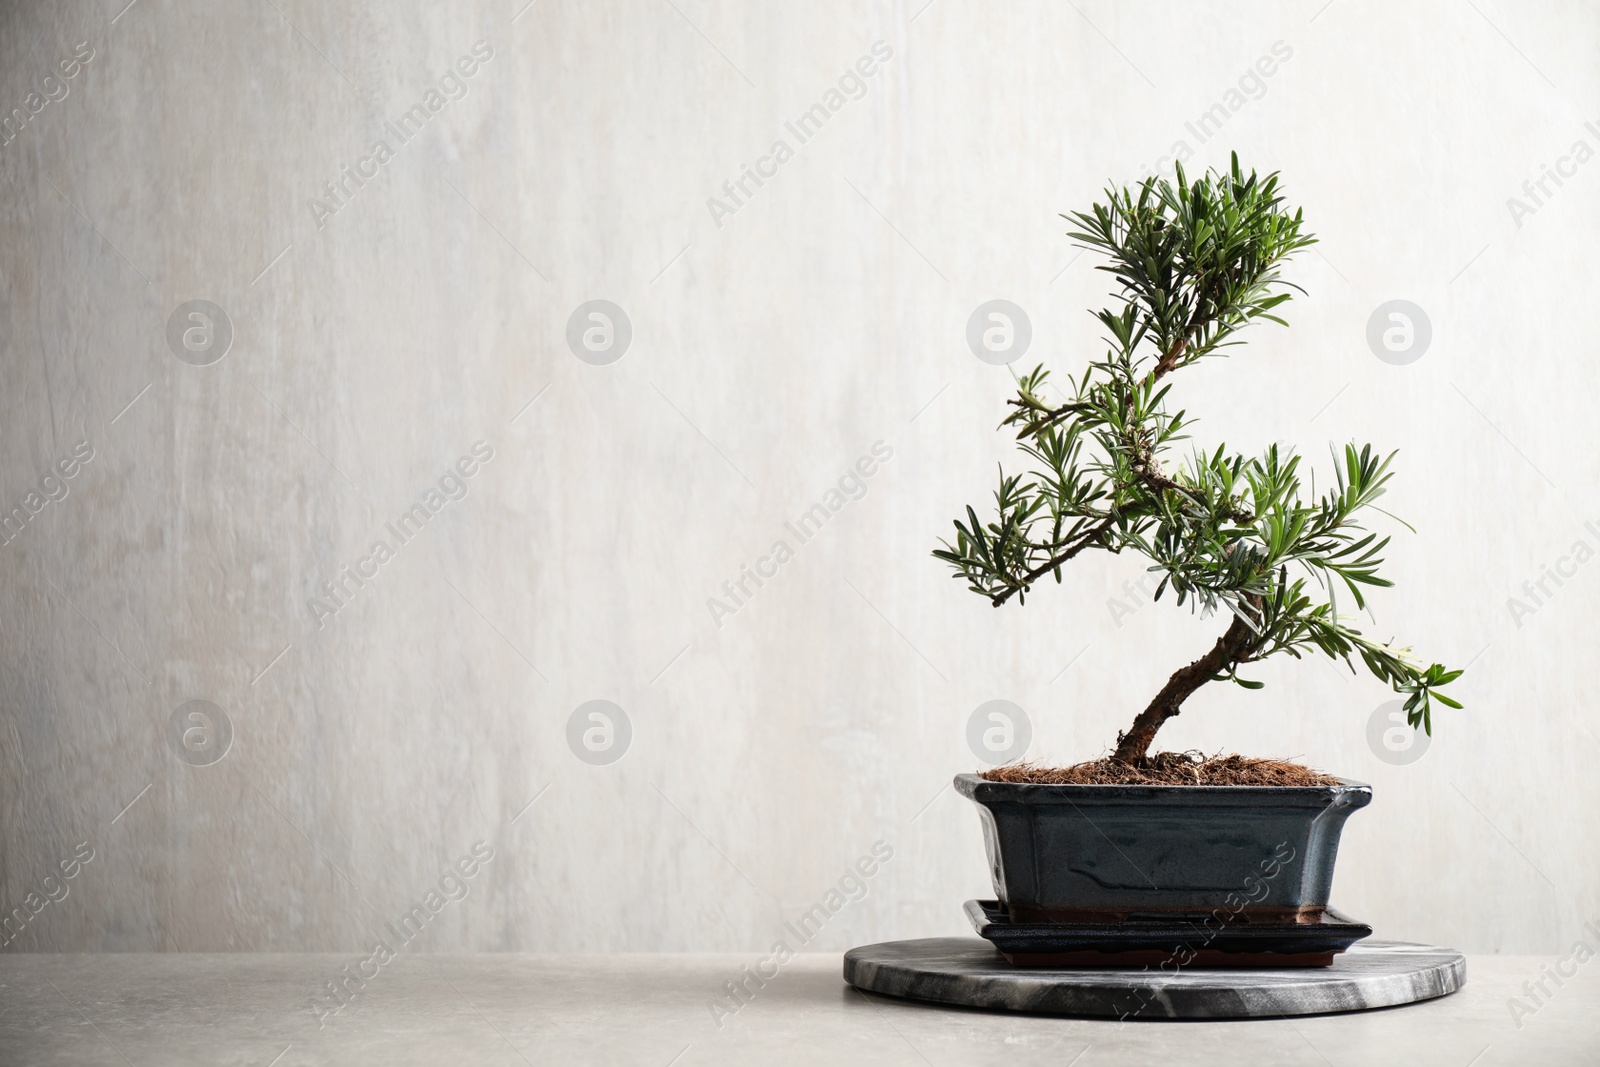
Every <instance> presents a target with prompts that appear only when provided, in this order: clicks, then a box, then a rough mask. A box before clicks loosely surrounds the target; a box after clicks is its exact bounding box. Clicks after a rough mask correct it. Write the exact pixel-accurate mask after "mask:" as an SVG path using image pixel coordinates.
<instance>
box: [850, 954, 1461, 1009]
mask: <svg viewBox="0 0 1600 1067" xmlns="http://www.w3.org/2000/svg"><path fill="white" fill-rule="evenodd" d="M844 980H845V981H846V982H849V983H850V984H851V985H853V986H855V987H856V988H857V989H861V990H865V991H866V992H869V993H882V994H885V995H888V996H894V997H907V998H909V999H912V1000H927V1001H933V1002H934V1003H937V1004H955V1005H960V1006H962V1007H968V1008H989V1009H994V1010H1001V1011H1027V1012H1040V1013H1044V1014H1049V1015H1095V1016H1109V1017H1111V1018H1119V1019H1246V1018H1254V1017H1258V1016H1259V1017H1278V1016H1283V1015H1315V1014H1318V1013H1321V1012H1336V1011H1363V1010H1365V1009H1368V1008H1387V1007H1391V1006H1393V1005H1396V1004H1410V1003H1413V1002H1414V1001H1419V1000H1428V999H1431V998H1433V997H1442V996H1445V995H1446V994H1449V993H1454V992H1455V991H1456V990H1458V989H1460V988H1461V987H1462V985H1464V984H1465V983H1466V980H1467V961H1466V958H1465V957H1464V956H1462V955H1461V953H1459V952H1456V951H1455V950H1454V949H1448V948H1438V947H1436V946H1433V945H1414V944H1409V943H1407V942H1404V941H1361V942H1358V943H1357V944H1355V945H1353V946H1351V948H1350V949H1349V950H1348V951H1346V952H1343V953H1341V954H1339V955H1338V956H1335V957H1334V961H1333V965H1332V966H1330V967H1289V968H1282V969H1273V968H1240V969H1234V968H1224V969H1217V970H1202V969H1198V968H1192V967H1191V968H1185V969H1179V970H1177V971H1176V972H1175V973H1174V972H1171V971H1166V972H1164V971H1161V970H1159V969H1157V968H1149V969H1126V970H1108V969H1097V970H1090V969H1071V970H1068V969H1061V970H1053V969H1049V970H1047V969H1034V968H1018V967H1013V966H1011V965H1010V964H1009V963H1007V962H1006V961H1005V958H1004V957H1003V956H1001V955H1000V953H999V952H998V951H996V950H995V948H994V946H993V945H991V944H989V942H987V941H983V940H980V939H978V938H973V937H927V938H920V939H918V940H915V941H885V942H883V943H881V944H877V945H862V946H861V947H859V948H853V949H851V950H850V951H849V952H847V953H845V957H844Z"/></svg>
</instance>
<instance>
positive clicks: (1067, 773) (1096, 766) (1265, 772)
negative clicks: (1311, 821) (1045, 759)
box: [982, 752, 1339, 786]
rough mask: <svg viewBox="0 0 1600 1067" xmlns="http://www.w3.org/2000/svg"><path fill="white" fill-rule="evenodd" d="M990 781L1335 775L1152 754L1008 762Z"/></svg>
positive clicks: (1274, 764)
mask: <svg viewBox="0 0 1600 1067" xmlns="http://www.w3.org/2000/svg"><path fill="white" fill-rule="evenodd" d="M982 777H983V778H986V779H988V780H989V781H991V782H1019V783H1026V784H1029V785H1277V786H1308V785H1338V784H1339V779H1337V778H1334V777H1332V776H1331V775H1326V774H1323V773H1322V772H1321V771H1314V770H1312V769H1311V768H1310V767H1307V766H1305V765H1303V764H1299V763H1289V762H1287V761H1285V760H1275V759H1253V758H1251V757H1249V756H1238V755H1233V756H1221V755H1217V756H1207V755H1203V754H1202V753H1199V752H1158V753H1156V754H1155V755H1154V756H1151V757H1149V758H1148V759H1147V760H1145V761H1144V763H1143V764H1141V765H1139V766H1132V765H1130V764H1127V763H1123V762H1122V761H1121V760H1117V759H1112V758H1111V757H1110V756H1107V757H1104V758H1102V759H1097V760H1090V761H1088V762H1087V763H1077V764H1074V765H1073V766H1071V767H1041V766H1039V765H1038V764H1034V763H1011V764H1007V765H1006V766H1004V767H993V768H991V769H989V770H987V771H984V772H983V774H982Z"/></svg>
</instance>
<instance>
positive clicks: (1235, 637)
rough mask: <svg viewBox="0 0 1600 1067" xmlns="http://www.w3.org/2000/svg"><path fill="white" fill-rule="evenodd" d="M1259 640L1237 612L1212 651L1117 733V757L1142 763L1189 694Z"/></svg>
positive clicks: (1177, 675) (1184, 670) (1182, 672)
mask: <svg viewBox="0 0 1600 1067" xmlns="http://www.w3.org/2000/svg"><path fill="white" fill-rule="evenodd" d="M1255 640H1256V632H1255V631H1254V630H1252V629H1251V628H1250V624H1249V623H1247V622H1245V621H1244V619H1243V618H1241V617H1240V616H1238V615H1235V616H1234V618H1233V623H1232V625H1230V626H1229V627H1228V630H1227V632H1226V633H1224V634H1223V635H1222V636H1221V637H1219V638H1217V643H1216V644H1214V645H1212V646H1211V651H1209V652H1207V653H1206V654H1205V655H1203V656H1201V657H1200V658H1199V659H1197V660H1195V661H1194V662H1193V663H1191V664H1189V665H1188V666H1187V667H1180V668H1179V669H1178V670H1176V671H1174V672H1173V673H1172V677H1171V678H1168V679H1167V684H1166V685H1164V686H1162V687H1161V692H1159V693H1157V694H1156V696H1155V699H1154V700H1152V701H1150V706H1149V707H1147V708H1145V709H1144V710H1143V711H1141V712H1140V713H1139V717H1138V718H1136V719H1134V720H1133V728H1132V729H1130V730H1129V731H1128V732H1127V733H1124V734H1119V735H1117V750H1116V751H1115V752H1114V753H1112V758H1113V759H1118V760H1121V761H1122V762H1123V763H1128V764H1133V765H1138V764H1141V763H1143V762H1144V760H1145V756H1146V755H1147V754H1148V753H1149V751H1150V742H1151V741H1154V740H1155V736H1156V731H1157V730H1159V729H1161V724H1162V723H1164V722H1166V721H1167V720H1168V719H1170V718H1172V717H1173V716H1174V715H1176V714H1178V709H1179V708H1180V707H1181V706H1182V705H1183V702H1184V701H1185V700H1187V699H1188V698H1189V695H1190V694H1191V693H1193V692H1194V691H1195V690H1196V689H1199V688H1200V687H1201V686H1202V685H1205V684H1206V683H1207V682H1209V681H1210V680H1211V679H1212V677H1213V676H1215V675H1216V674H1217V672H1219V671H1224V670H1227V669H1228V668H1229V667H1230V666H1232V665H1233V664H1235V663H1238V662H1239V661H1240V660H1241V658H1242V657H1243V656H1244V655H1245V654H1246V652H1247V651H1248V650H1249V648H1250V646H1251V645H1252V644H1253V643H1254V642H1255Z"/></svg>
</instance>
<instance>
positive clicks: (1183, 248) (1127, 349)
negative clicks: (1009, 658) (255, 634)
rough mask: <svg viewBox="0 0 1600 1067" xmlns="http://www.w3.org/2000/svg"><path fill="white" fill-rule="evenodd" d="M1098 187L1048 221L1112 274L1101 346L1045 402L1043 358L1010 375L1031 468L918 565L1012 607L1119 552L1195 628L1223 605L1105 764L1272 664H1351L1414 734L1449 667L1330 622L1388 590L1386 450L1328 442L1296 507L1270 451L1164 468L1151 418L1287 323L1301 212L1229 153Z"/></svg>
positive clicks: (1297, 480)
mask: <svg viewBox="0 0 1600 1067" xmlns="http://www.w3.org/2000/svg"><path fill="white" fill-rule="evenodd" d="M1106 195H1107V200H1108V202H1107V203H1105V204H1095V205H1094V208H1093V210H1092V211H1090V212H1089V213H1087V214H1085V213H1082V212H1078V213H1074V214H1072V215H1070V216H1062V217H1063V218H1066V219H1067V220H1068V221H1069V222H1070V223H1074V224H1076V226H1077V227H1078V228H1077V229H1076V230H1073V231H1070V232H1069V236H1070V237H1073V238H1075V239H1076V240H1077V241H1079V242H1081V244H1082V245H1083V246H1086V247H1087V248H1089V249H1091V250H1093V251H1096V252H1100V253H1103V254H1104V255H1105V256H1106V258H1107V259H1108V260H1109V263H1107V264H1105V265H1103V266H1100V267H1099V268H1098V269H1100V270H1104V271H1109V272H1110V273H1111V274H1113V275H1115V277H1116V279H1117V282H1118V287H1119V288H1118V291H1117V293H1116V298H1117V299H1118V300H1119V301H1120V305H1119V306H1117V307H1113V308H1107V309H1105V310H1102V311H1100V312H1099V313H1098V315H1097V318H1098V319H1099V320H1100V322H1101V324H1102V325H1103V326H1104V327H1105V330H1106V334H1107V337H1106V342H1107V344H1108V345H1109V348H1108V349H1107V351H1106V354H1105V355H1104V356H1103V357H1102V358H1100V359H1097V360H1094V361H1092V362H1091V363H1090V364H1089V366H1088V368H1087V369H1086V370H1084V372H1083V375H1082V377H1081V378H1079V379H1078V380H1077V381H1075V382H1074V381H1070V380H1069V382H1068V388H1067V389H1066V390H1065V395H1057V396H1056V397H1055V398H1050V397H1047V395H1046V393H1047V384H1048V381H1049V372H1048V371H1046V370H1045V369H1044V368H1043V366H1040V367H1037V368H1035V369H1034V370H1033V371H1032V372H1031V373H1029V374H1027V375H1025V376H1023V377H1021V378H1019V379H1018V382H1017V395H1016V398H1015V399H1013V400H1010V401H1008V405H1009V407H1011V408H1012V409H1013V410H1012V411H1011V412H1010V414H1009V415H1008V416H1007V417H1006V418H1005V419H1004V421H1003V422H1002V423H1001V425H1002V426H1009V427H1015V428H1016V433H1017V440H1018V442H1019V443H1020V447H1021V449H1022V451H1023V452H1024V453H1025V454H1026V455H1027V457H1028V458H1029V460H1031V461H1032V468H1031V469H1030V470H1028V471H1027V472H1026V473H1022V474H1010V475H1008V474H1006V473H1005V470H1004V468H1003V467H1002V469H1001V471H1000V485H999V488H998V489H997V490H996V491H995V509H996V512H997V514H996V516H995V518H994V519H993V520H992V521H990V522H989V523H987V524H985V523H983V522H980V521H979V519H978V516H977V513H976V512H975V511H974V510H973V509H972V508H971V507H968V508H967V509H966V511H967V515H966V521H965V522H963V521H962V520H960V519H957V520H955V529H956V535H955V541H954V542H953V543H952V542H949V541H945V542H942V544H943V547H942V548H939V549H936V550H935V551H934V555H935V556H937V557H938V558H940V559H942V560H944V561H945V562H947V563H949V564H950V565H951V566H952V567H953V568H954V570H955V577H956V578H958V579H961V580H963V581H965V582H966V583H967V584H968V586H969V588H971V589H972V591H973V592H975V593H978V594H979V595H981V596H984V597H987V598H988V599H989V600H990V602H991V603H992V604H993V605H994V606H995V607H999V606H1000V605H1002V604H1004V603H1006V602H1007V601H1008V600H1010V599H1012V598H1013V597H1015V598H1016V600H1017V602H1018V603H1019V604H1020V603H1022V602H1024V601H1025V600H1026V598H1027V595H1028V593H1029V592H1030V591H1031V590H1032V589H1033V585H1034V583H1035V582H1037V581H1039V580H1040V579H1042V578H1044V577H1046V576H1049V577H1052V578H1054V579H1055V580H1056V582H1057V583H1059V582H1060V581H1061V580H1062V578H1061V575H1062V568H1063V566H1064V565H1066V564H1067V563H1069V562H1070V561H1071V560H1072V559H1073V558H1074V557H1075V556H1077V555H1079V554H1080V553H1082V552H1085V551H1087V550H1089V549H1096V550H1100V551H1105V552H1112V553H1121V552H1125V551H1132V552H1136V553H1138V554H1139V555H1140V556H1143V557H1145V558H1146V559H1148V560H1149V561H1150V565H1149V570H1150V571H1152V572H1156V573H1159V574H1160V576H1161V581H1160V584H1159V585H1158V586H1157V588H1156V593H1155V599H1157V600H1159V599H1160V598H1161V596H1162V595H1163V594H1164V593H1166V592H1167V591H1169V590H1170V591H1171V593H1172V594H1173V595H1174V596H1175V597H1176V599H1177V602H1178V604H1180V605H1183V604H1188V605H1189V606H1190V608H1191V610H1195V611H1198V613H1199V614H1200V615H1201V616H1202V617H1208V616H1212V615H1221V614H1222V613H1224V612H1226V614H1227V617H1228V625H1227V627H1226V629H1225V630H1224V631H1223V633H1222V635H1221V636H1220V637H1218V638H1217V639H1216V643H1215V644H1213V645H1212V646H1211V648H1210V650H1209V651H1207V652H1206V653H1205V654H1204V655H1203V656H1201V657H1200V658H1199V659H1196V660H1195V661H1194V662H1192V663H1190V664H1188V665H1187V666H1184V667H1180V668H1178V669H1177V670H1176V671H1174V672H1173V673H1172V676H1171V677H1170V678H1168V679H1167V683H1166V684H1165V685H1164V686H1162V687H1161V690H1160V692H1158V693H1156V695H1155V697H1154V698H1153V699H1152V700H1151V701H1150V703H1149V704H1148V705H1147V706H1146V707H1145V709H1144V710H1143V711H1141V712H1140V713H1139V714H1138V716H1137V717H1136V718H1135V719H1134V720H1133V724H1132V726H1131V727H1129V729H1128V730H1126V731H1125V732H1122V733H1119V734H1118V737H1117V746H1116V750H1115V751H1114V753H1113V754H1112V758H1113V759H1115V760H1118V761H1121V762H1122V763H1124V764H1130V765H1133V766H1135V767H1137V766H1143V765H1146V764H1147V763H1148V760H1149V750H1150V743H1151V741H1152V740H1153V739H1154V738H1155V736H1156V731H1158V730H1159V729H1160V728H1161V725H1162V723H1164V722H1166V721H1167V720H1168V719H1170V718H1172V717H1173V716H1175V715H1177V714H1178V712H1179V711H1180V709H1181V708H1182V707H1183V702H1184V701H1185V700H1187V699H1188V698H1189V696H1190V695H1192V694H1193V693H1194V692H1195V691H1196V690H1197V689H1199V688H1200V687H1201V686H1203V685H1205V684H1206V683H1207V682H1213V681H1225V682H1233V683H1235V684H1237V685H1240V686H1243V687H1245V688H1246V689H1259V688H1261V686H1262V683H1261V682H1259V681H1253V680H1251V679H1248V678H1245V677H1243V676H1241V675H1240V673H1239V672H1240V670H1241V669H1242V668H1244V667H1246V666H1247V665H1249V664H1253V663H1259V662H1261V661H1262V660H1264V659H1266V658H1268V657H1269V656H1274V655H1277V654H1279V653H1286V654H1288V655H1290V656H1294V657H1295V658H1297V659H1298V658H1300V657H1301V655H1302V654H1305V653H1317V652H1320V653H1323V654H1325V655H1327V656H1329V657H1331V658H1333V659H1336V660H1343V661H1344V662H1345V664H1346V665H1348V666H1349V667H1350V668H1351V670H1352V672H1354V670H1355V662H1354V658H1353V657H1359V658H1360V660H1361V662H1362V663H1363V664H1365V665H1366V668H1367V670H1368V671H1370V672H1371V673H1372V674H1373V675H1374V676H1375V677H1377V678H1378V679H1379V680H1380V681H1383V682H1387V683H1388V684H1389V685H1391V686H1393V688H1394V690H1395V691H1396V692H1398V693H1402V694H1405V695H1406V703H1405V709H1406V717H1407V721H1408V722H1409V724H1410V725H1411V726H1412V727H1416V726H1419V725H1420V726H1421V727H1422V729H1424V730H1426V731H1427V732H1428V733H1429V734H1430V735H1431V734H1432V732H1433V722H1432V717H1431V702H1432V701H1435V700H1437V701H1438V702H1440V703H1441V704H1445V705H1447V706H1449V707H1452V708H1459V707H1461V705H1460V704H1458V703H1456V702H1455V701H1454V700H1452V699H1450V698H1449V697H1447V696H1445V695H1444V694H1442V693H1440V692H1438V691H1437V690H1438V687H1439V686H1442V685H1444V684H1446V683H1447V682H1450V681H1451V680H1453V679H1454V678H1456V677H1458V676H1459V675H1460V674H1461V672H1460V671H1458V670H1446V669H1445V668H1444V667H1443V666H1442V665H1440V664H1437V663H1435V664H1432V665H1431V666H1429V667H1427V668H1426V669H1424V668H1422V667H1421V666H1420V665H1419V663H1418V662H1417V661H1416V660H1414V659H1413V658H1412V657H1411V655H1410V650H1409V649H1407V648H1397V647H1395V646H1393V645H1392V644H1387V643H1381V642H1378V641H1375V640H1373V639H1372V638H1370V637H1367V636H1365V635H1363V634H1362V633H1361V632H1360V631H1359V630H1357V629H1355V628H1354V627H1352V626H1351V625H1350V623H1349V620H1348V618H1347V617H1346V616H1345V615H1343V614H1341V613H1340V611H1339V597H1340V595H1342V593H1343V592H1344V591H1348V593H1349V601H1347V603H1351V602H1353V603H1354V605H1355V607H1356V608H1357V609H1366V606H1367V605H1366V600H1365V598H1364V596H1363V594H1362V589H1363V587H1370V586H1387V585H1391V584H1393V583H1391V582H1389V581H1388V580H1387V579H1384V578H1381V577H1379V576H1378V569H1379V567H1380V566H1381V564H1382V562H1383V560H1382V558H1381V553H1382V552H1383V550H1384V547H1385V546H1386V545H1387V544H1388V541H1389V539H1388V538H1387V537H1385V538H1383V539H1381V540H1380V539H1378V536H1377V534H1375V533H1370V532H1367V531H1366V530H1365V529H1364V528H1363V526H1362V525H1361V522H1362V520H1363V518H1364V516H1365V513H1366V512H1368V511H1369V510H1371V511H1381V509H1379V508H1376V507H1375V504H1376V502H1377V500H1378V499H1379V498H1380V497H1381V496H1383V494H1384V489H1385V486H1386V485H1387V484H1388V482H1389V479H1390V477H1391V473H1390V470H1389V466H1390V463H1391V461H1392V460H1393V459H1394V454H1393V453H1390V454H1389V455H1388V456H1385V457H1383V458H1381V459H1380V458H1379V457H1378V455H1377V454H1376V453H1374V452H1373V450H1372V446H1371V445H1364V446H1362V447H1361V448H1360V449H1357V448H1356V446H1355V445H1354V444H1349V445H1346V446H1345V448H1344V454H1343V456H1342V458H1341V457H1339V456H1337V455H1336V456H1335V457H1334V458H1335V468H1334V475H1333V485H1332V487H1331V488H1330V489H1328V490H1327V491H1325V492H1324V493H1322V494H1321V495H1320V496H1318V495H1316V493H1315V485H1314V483H1313V486H1312V488H1311V490H1310V493H1311V496H1310V499H1303V498H1302V495H1301V493H1302V482H1301V463H1300V457H1299V456H1297V455H1295V454H1294V453H1293V452H1292V451H1289V450H1287V449H1280V448H1279V447H1278V446H1276V445H1273V446H1271V447H1269V448H1268V449H1267V450H1266V451H1265V452H1264V453H1262V454H1261V455H1259V456H1256V457H1246V456H1244V455H1242V454H1238V453H1230V452H1229V451H1228V450H1227V446H1225V445H1219V446H1218V447H1217V448H1216V450H1215V451H1210V452H1208V451H1204V450H1200V449H1195V450H1194V451H1192V452H1190V453H1189V455H1188V457H1187V459H1186V460H1185V461H1184V462H1182V463H1181V464H1180V463H1174V462H1173V461H1172V460H1171V459H1169V453H1170V451H1171V449H1172V446H1173V445H1174V444H1176V443H1177V442H1180V441H1185V440H1188V437H1187V435H1186V434H1185V433H1184V431H1185V430H1187V429H1188V427H1189V422H1188V421H1187V420H1186V418H1185V414H1184V412H1183V411H1181V410H1179V411H1176V412H1172V411H1169V410H1168V408H1167V398H1168V393H1169V391H1170V390H1171V388H1172V382H1171V376H1172V375H1174V374H1176V373H1177V372H1179V371H1183V370H1187V369H1188V368H1190V367H1192V366H1194V365H1195V364H1197V363H1199V362H1200V361H1201V360H1203V359H1205V358H1206V357H1208V356H1218V355H1224V354H1226V351H1225V350H1226V349H1227V348H1228V347H1229V346H1230V345H1235V344H1238V343H1239V341H1238V340H1236V338H1235V335H1236V334H1237V333H1238V332H1239V331H1240V330H1242V329H1243V328H1244V327H1245V326H1247V325H1249V324H1250V323H1252V322H1255V321H1256V320H1257V319H1266V320H1270V321H1272V322H1276V323H1278V324H1279V325H1287V323H1285V322H1284V320H1283V319H1281V318H1279V317H1278V316H1277V314H1275V313H1274V312H1275V311H1276V310H1277V309H1278V308H1279V307H1280V306H1281V305H1283V304H1284V303H1286V302H1287V301H1288V300H1289V298H1290V295H1291V294H1290V292H1289V289H1291V288H1299V287H1298V286H1293V285H1291V284H1290V283H1288V282H1285V281H1283V279H1282V278H1281V277H1280V276H1279V268H1280V267H1281V266H1282V265H1283V263H1284V262H1285V261H1287V260H1288V259H1289V258H1290V257H1291V256H1293V255H1294V254H1295V253H1296V252H1299V251H1300V250H1301V249H1304V248H1306V247H1308V246H1309V245H1311V244H1314V243H1315V240H1316V239H1315V238H1314V237H1313V236H1312V235H1311V234H1310V233H1309V232H1306V231H1305V230H1304V228H1303V224H1302V219H1301V212H1300V211H1299V210H1298V209H1295V210H1294V211H1293V213H1292V214H1291V212H1290V210H1289V208H1287V207H1286V206H1285V205H1284V203H1283V200H1282V197H1281V196H1280V195H1279V189H1278V176H1277V174H1276V173H1274V174H1271V175H1268V176H1267V177H1265V178H1258V177H1257V176H1256V174H1255V172H1254V171H1252V172H1251V173H1250V174H1249V175H1248V176H1246V175H1245V174H1243V173H1241V171H1240V169H1239V157H1238V156H1237V155H1234V157H1233V163H1232V167H1231V170H1230V172H1229V173H1227V174H1219V173H1217V172H1216V171H1211V172H1208V173H1207V174H1206V175H1205V176H1204V177H1202V178H1200V179H1199V180H1198V181H1195V182H1192V183H1191V182H1189V181H1188V180H1187V179H1186V178H1185V176H1184V172H1183V166H1182V164H1179V165H1178V168H1177V181H1176V182H1175V183H1174V182H1169V181H1167V180H1166V179H1157V178H1148V179H1146V180H1145V181H1144V182H1142V183H1140V184H1139V186H1138V187H1137V189H1133V190H1130V189H1126V188H1125V189H1121V190H1115V189H1107V190H1106ZM1383 513H1384V514H1388V513H1387V512H1383ZM1390 517H1391V518H1393V516H1390ZM1396 521H1400V520H1396ZM1402 525H1404V523H1402ZM1407 528H1408V529H1409V528H1410V527H1409V526H1408V527H1407Z"/></svg>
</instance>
